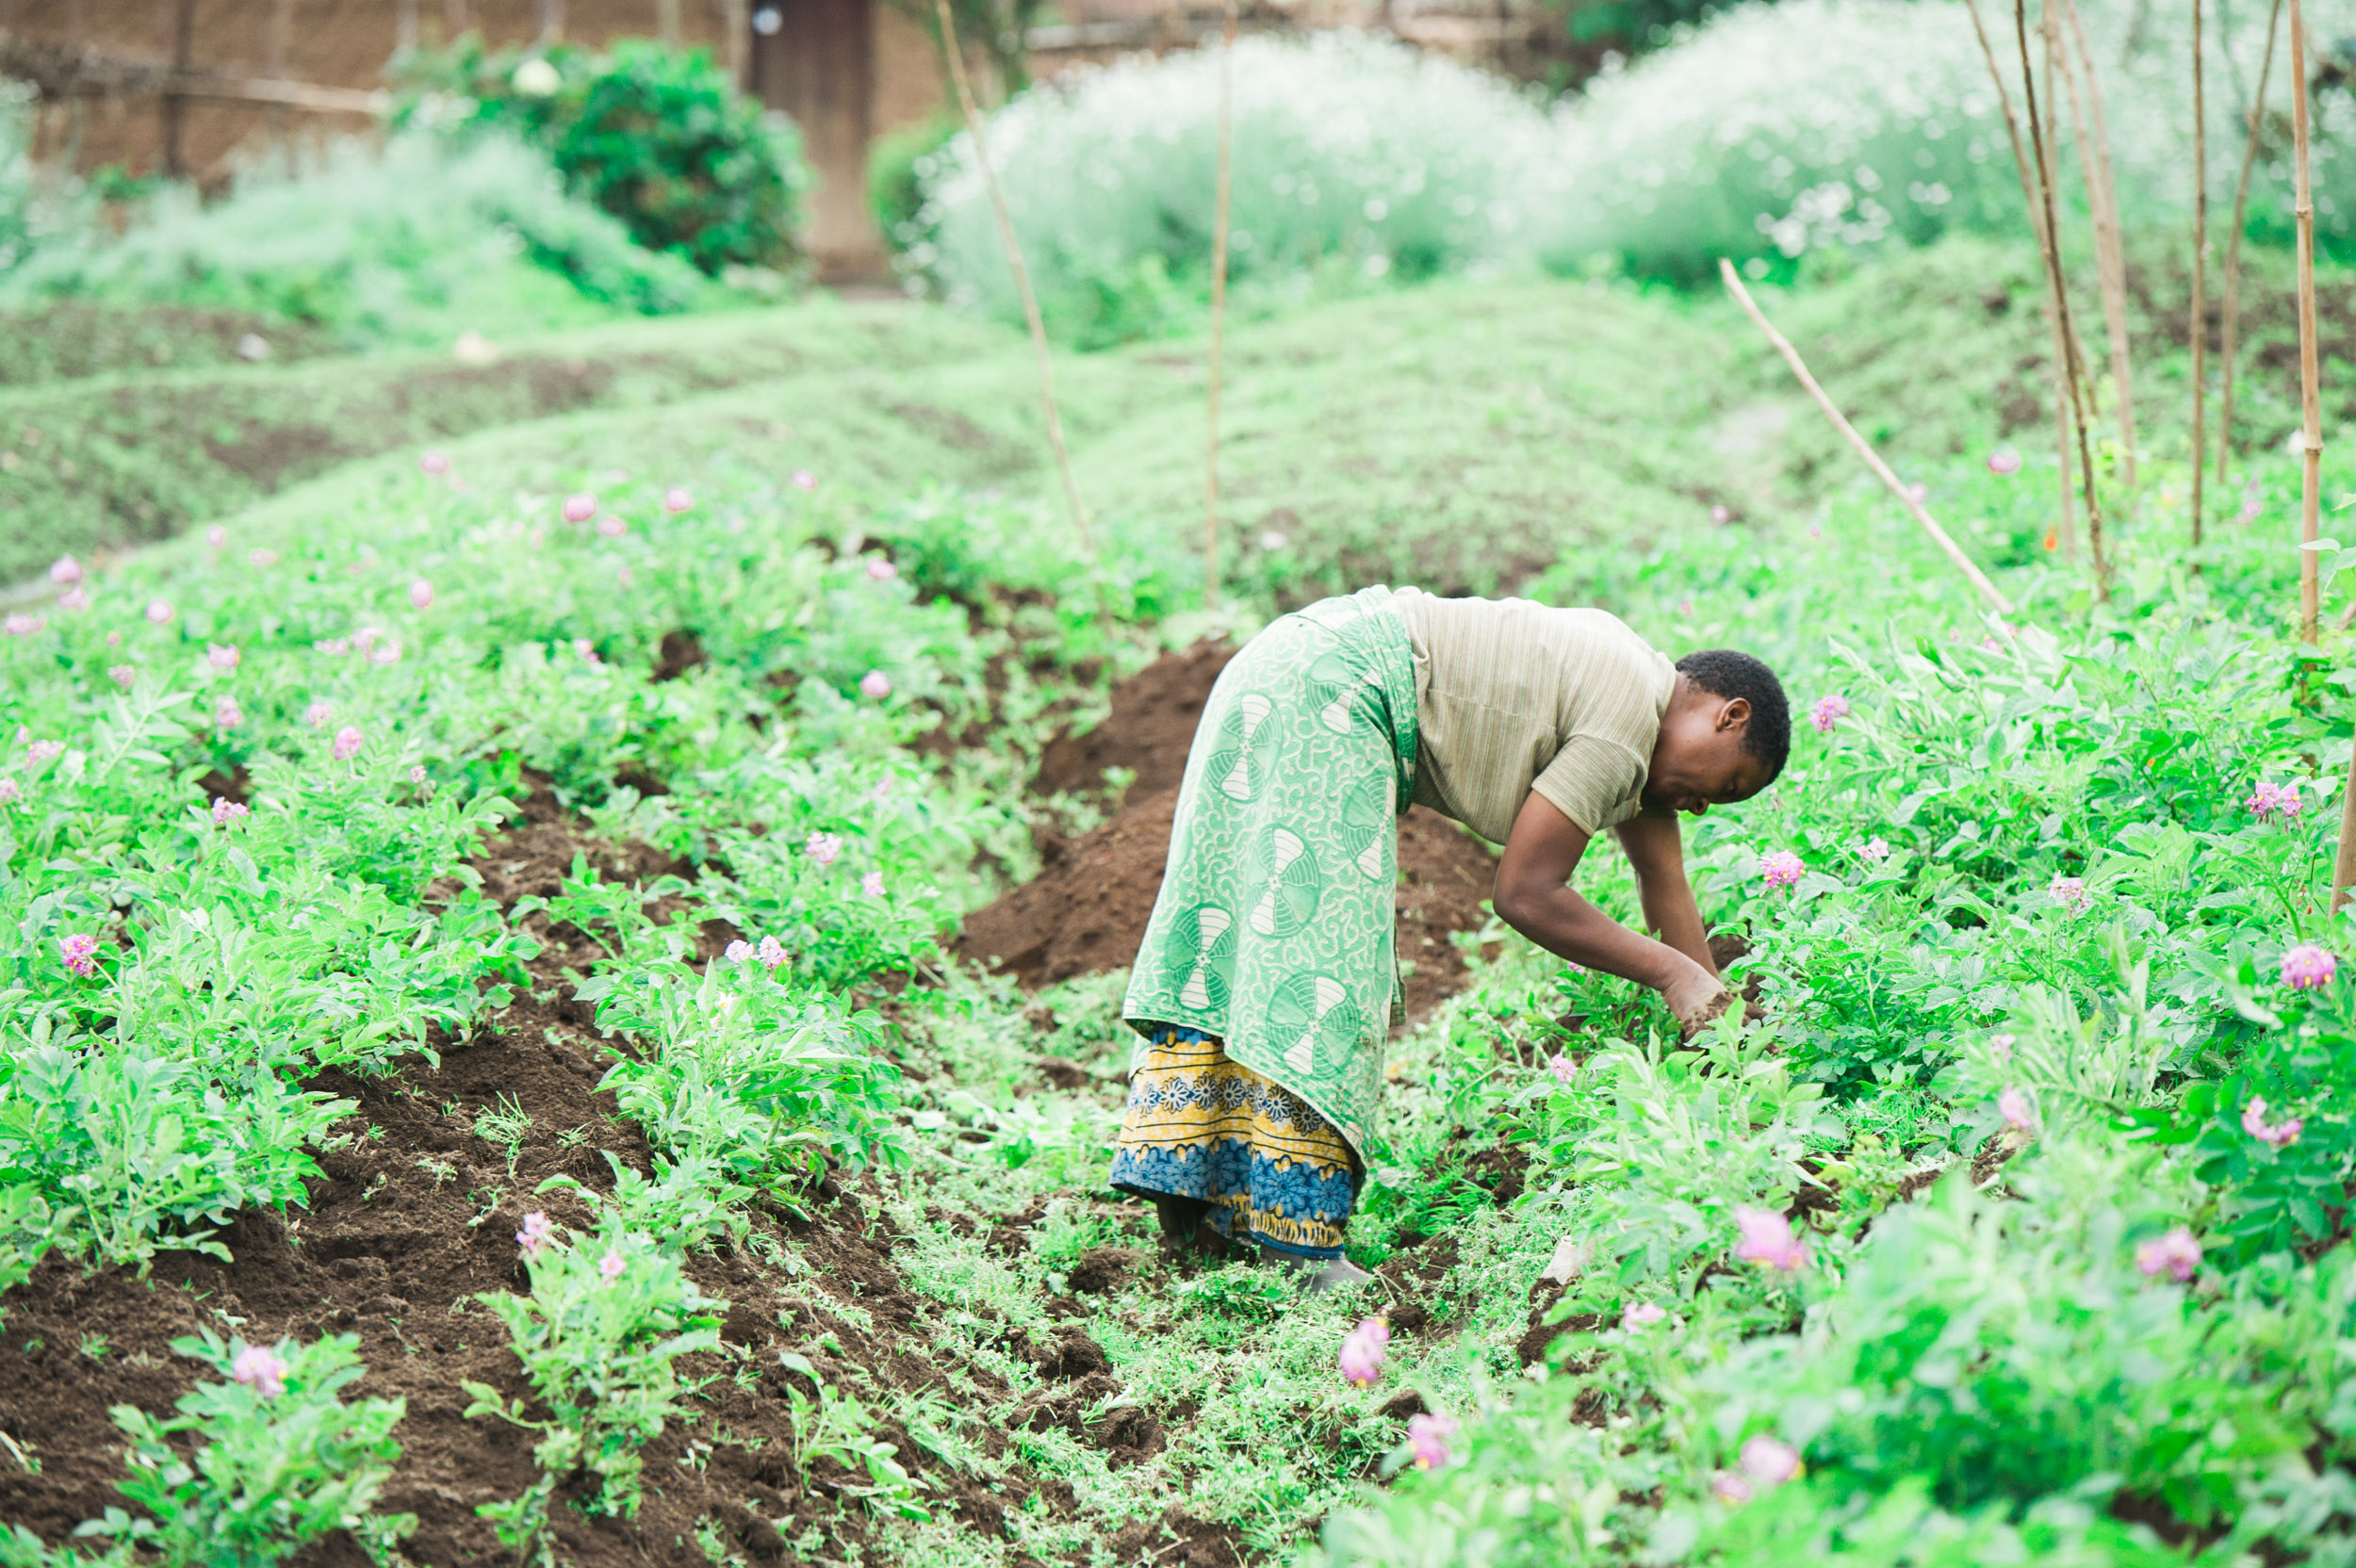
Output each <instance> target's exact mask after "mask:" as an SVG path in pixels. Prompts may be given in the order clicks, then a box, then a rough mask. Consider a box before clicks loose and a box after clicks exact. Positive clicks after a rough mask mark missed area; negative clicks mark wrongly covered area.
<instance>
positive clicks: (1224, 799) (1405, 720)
mask: <svg viewBox="0 0 2356 1568" xmlns="http://www.w3.org/2000/svg"><path fill="white" fill-rule="evenodd" d="M1414 793H1415V651H1414V645H1413V644H1412V643H1411V642H1410V640H1409V638H1408V634H1407V625H1406V622H1405V621H1404V620H1402V619H1401V618H1400V616H1399V613H1398V612H1397V611H1396V610H1395V609H1394V608H1393V607H1392V604H1391V591H1390V590H1389V589H1388V588H1379V587H1378V588H1368V589H1365V590H1363V591H1362V592H1360V593H1356V594H1352V595H1350V596H1347V597H1342V598H1331V599H1324V600H1321V601H1319V602H1318V603H1316V604H1313V605H1310V606H1308V607H1307V608H1306V609H1303V610H1299V611H1296V612H1294V613H1292V614H1289V615H1285V616H1282V617H1280V618H1279V619H1277V620H1276V621H1274V622H1272V623H1270V625H1269V626H1268V629H1266V630H1264V631H1262V632H1261V633H1260V634H1259V635H1258V636H1256V637H1254V638H1252V641H1251V642H1249V643H1247V644H1245V645H1244V647H1243V650H1242V651H1241V652H1240V653H1238V654H1236V655H1235V659H1234V660H1233V661H1231V662H1229V663H1228V665H1227V668H1226V670H1225V671H1224V672H1222V673H1221V674H1220V676H1219V683H1218V685H1216V686H1215V687H1213V688H1212V690H1211V697H1210V701H1209V703H1208V704H1206V705H1205V706H1204V708H1203V719H1202V722H1201V725H1200V726H1199V727H1197V729H1196V730H1195V736H1194V744H1193V746H1192V748H1191V749H1190V750H1189V751H1188V752H1187V754H1186V777H1185V780H1184V782H1183V783H1182V784H1181V785H1180V786H1179V795H1178V808H1177V813H1176V818H1175V820H1174V821H1173V822H1172V824H1171V825H1170V860H1169V865H1168V868H1167V870H1165V871H1164V873H1163V874H1162V890H1161V895H1160V897H1159V898H1157V899H1156V900H1155V901H1154V905H1153V919H1152V921H1151V922H1150V923H1148V924H1147V926H1146V931H1145V942H1144V945H1143V946H1142V947H1141V948H1140V949H1139V951H1138V953H1137V967H1136V968H1135V969H1134V970H1132V971H1131V972H1130V976H1129V992H1128V996H1127V998H1126V1000H1125V1001H1124V1002H1123V1004H1122V1007H1121V1015H1122V1017H1124V1018H1125V1019H1127V1020H1128V1021H1129V1023H1130V1025H1131V1027H1133V1028H1135V1029H1137V1031H1138V1032H1139V1033H1140V1034H1141V1035H1146V1036H1147V1037H1148V1038H1149V1039H1151V1037H1152V1036H1153V1033H1155V1031H1154V1027H1153V1026H1154V1025H1157V1024H1161V1025H1169V1024H1175V1025H1178V1026H1180V1027H1181V1028H1184V1029H1188V1030H1194V1031H1198V1032H1200V1033H1202V1034H1203V1035H1208V1036H1212V1037H1216V1039H1217V1040H1218V1041H1219V1043H1220V1045H1221V1046H1222V1047H1223V1049H1224V1052H1225V1054H1226V1056H1227V1058H1228V1059H1229V1060H1231V1061H1234V1062H1236V1063H1239V1064H1241V1065H1242V1066H1244V1067H1247V1068H1250V1069H1251V1070H1252V1071H1254V1072H1256V1073H1259V1074H1261V1075H1263V1076H1265V1077H1267V1078H1268V1079H1271V1080H1273V1081H1274V1082H1275V1083H1277V1084H1279V1085H1281V1086H1284V1088H1285V1089H1287V1090H1289V1091H1290V1092H1291V1093H1292V1094H1293V1095H1296V1096H1298V1097H1299V1098H1300V1099H1301V1100H1302V1101H1304V1102H1306V1103H1307V1104H1308V1106H1309V1107H1310V1108H1312V1109H1314V1110H1315V1111H1316V1112H1317V1115H1319V1116H1321V1117H1323V1118H1324V1119H1325V1120H1326V1121H1327V1122H1329V1123H1330V1124H1331V1125H1332V1127H1333V1130H1334V1131H1335V1132H1336V1133H1338V1134H1340V1135H1341V1136H1342V1137H1343V1138H1344V1139H1345V1140H1346V1141H1347V1142H1348V1144H1349V1146H1350V1153H1351V1154H1352V1156H1354V1157H1355V1159H1356V1160H1357V1161H1358V1162H1359V1163H1360V1165H1361V1166H1363V1164H1364V1161H1365V1157H1366V1138H1367V1135H1368V1134H1369V1133H1370V1132H1371V1131H1372V1129H1373V1126H1374V1123H1375V1117H1376V1112H1377V1109H1378V1106H1379V1103H1380V1097H1381V1094H1382V1087H1383V1043H1384V1040H1385V1038H1386V1037H1387V1036H1388V1034H1389V1031H1390V1026H1391V1024H1392V1022H1393V1021H1394V1019H1395V1017H1396V1016H1397V1015H1398V1013H1399V965H1398V955H1397V953H1396V951H1395V930H1396V925H1395V922H1396V919H1397V884H1398V881H1399V835H1398V833H1397V831H1396V818H1397V816H1398V814H1399V811H1400V810H1402V809H1405V807H1406V805H1407V803H1408V801H1409V800H1410V799H1411V798H1412V797H1413V795H1414ZM1148 1050H1150V1047H1141V1048H1140V1051H1139V1060H1140V1065H1142V1061H1143V1058H1144V1056H1145V1055H1146V1054H1147V1052H1148ZM1123 1136H1124V1142H1127V1141H1130V1140H1129V1139H1128V1137H1127V1134H1126V1133H1125V1132H1124V1135H1123Z"/></svg>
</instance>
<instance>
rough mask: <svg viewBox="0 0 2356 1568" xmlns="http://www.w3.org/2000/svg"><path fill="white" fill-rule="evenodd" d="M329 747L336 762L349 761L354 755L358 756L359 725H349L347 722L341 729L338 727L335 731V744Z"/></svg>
mask: <svg viewBox="0 0 2356 1568" xmlns="http://www.w3.org/2000/svg"><path fill="white" fill-rule="evenodd" d="M330 749H331V750H332V752H333V753H334V756H335V760H336V761H338V762H349V761H351V760H352V759H353V758H355V757H357V756H359V755H360V729H359V727H358V726H356V725H349V724H348V725H346V726H344V727H342V728H341V729H338V730H337V731H335V745H334V746H333V747H332V748H330Z"/></svg>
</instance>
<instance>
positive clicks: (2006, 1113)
mask: <svg viewBox="0 0 2356 1568" xmlns="http://www.w3.org/2000/svg"><path fill="white" fill-rule="evenodd" d="M1996 1110H1997V1114H1998V1115H2000V1116H2002V1117H2003V1118H2004V1125H2005V1126H2007V1127H2010V1128H2013V1129H2015V1130H2016V1131H2019V1132H2023V1133H2034V1132H2036V1131H2037V1112H2036V1111H2034V1110H2032V1109H2031V1108H2030V1106H2029V1097H2028V1096H2027V1095H2025V1094H2022V1093H2021V1090H2020V1089H2018V1088H2017V1087H2007V1088H2006V1089H2005V1090H2004V1093H2002V1094H2000V1095H1998V1096H1997V1097H1996Z"/></svg>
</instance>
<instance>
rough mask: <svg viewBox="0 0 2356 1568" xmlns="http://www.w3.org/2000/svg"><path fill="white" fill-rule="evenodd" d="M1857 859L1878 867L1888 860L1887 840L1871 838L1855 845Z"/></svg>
mask: <svg viewBox="0 0 2356 1568" xmlns="http://www.w3.org/2000/svg"><path fill="white" fill-rule="evenodd" d="M1857 858H1859V859H1861V860H1869V861H1871V862H1873V864H1874V865H1877V866H1878V865H1880V864H1881V863H1882V862H1883V861H1884V860H1887V859H1889V858H1890V844H1889V841H1887V840H1884V839H1882V838H1879V837H1875V838H1871V839H1868V840H1866V841H1864V842H1863V843H1861V844H1859V845H1857Z"/></svg>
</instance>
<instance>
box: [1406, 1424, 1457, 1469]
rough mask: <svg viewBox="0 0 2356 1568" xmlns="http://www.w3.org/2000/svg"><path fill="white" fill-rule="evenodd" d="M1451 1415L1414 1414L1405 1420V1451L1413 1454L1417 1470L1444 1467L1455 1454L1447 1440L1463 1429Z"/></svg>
mask: <svg viewBox="0 0 2356 1568" xmlns="http://www.w3.org/2000/svg"><path fill="white" fill-rule="evenodd" d="M1463 1425H1464V1424H1463V1423H1462V1422H1460V1421H1458V1420H1457V1419H1456V1417H1454V1416H1453V1415H1415V1416H1410V1417H1409V1418H1408V1421H1407V1451H1408V1452H1409V1453H1411V1454H1414V1455H1415V1468H1416V1469H1418V1470H1439V1469H1444V1468H1446V1466H1447V1464H1448V1461H1449V1460H1451V1459H1453V1458H1454V1457H1455V1455H1454V1454H1453V1453H1451V1452H1450V1451H1449V1449H1448V1441H1449V1440H1450V1439H1451V1438H1453V1437H1455V1435H1456V1434H1457V1432H1458V1431H1459V1430H1461V1429H1463Z"/></svg>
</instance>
